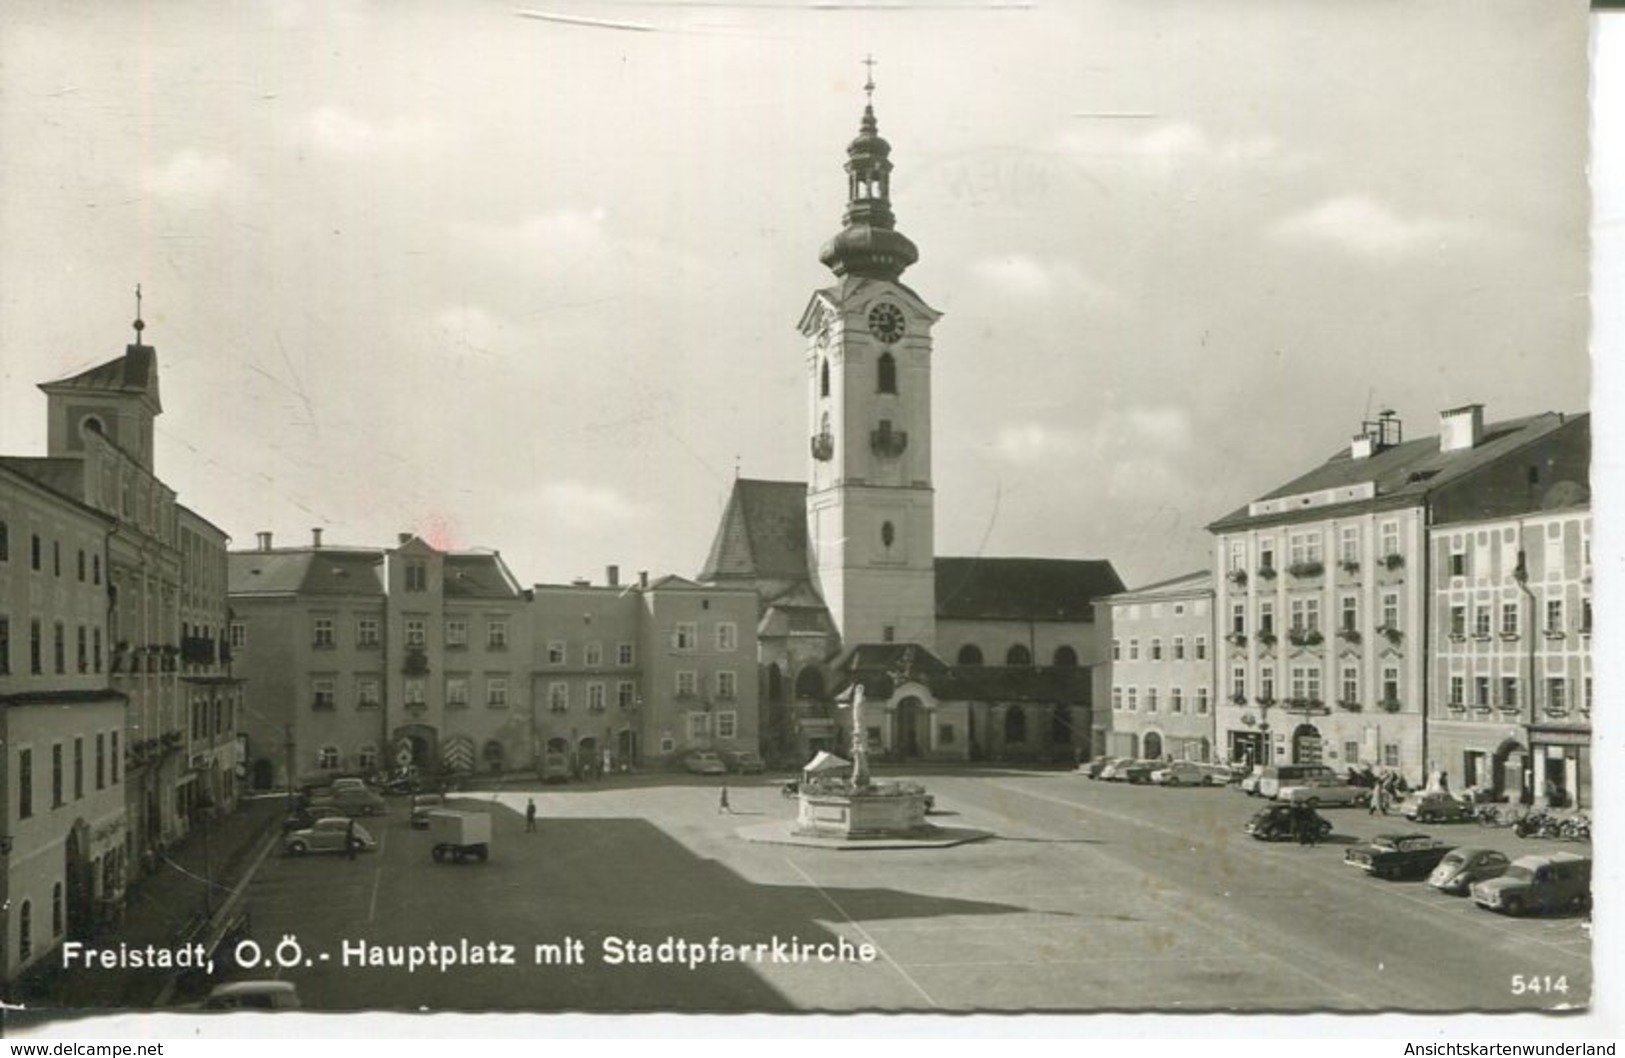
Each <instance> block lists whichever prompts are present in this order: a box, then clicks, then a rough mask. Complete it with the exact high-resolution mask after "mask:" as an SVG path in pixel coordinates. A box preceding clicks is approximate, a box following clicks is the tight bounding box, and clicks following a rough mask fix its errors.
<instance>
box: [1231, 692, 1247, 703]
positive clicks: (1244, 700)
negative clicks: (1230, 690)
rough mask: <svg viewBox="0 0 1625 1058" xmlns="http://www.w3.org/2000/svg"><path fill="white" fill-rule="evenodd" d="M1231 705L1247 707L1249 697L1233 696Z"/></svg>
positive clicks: (1243, 695) (1242, 695)
mask: <svg viewBox="0 0 1625 1058" xmlns="http://www.w3.org/2000/svg"><path fill="white" fill-rule="evenodd" d="M1230 704H1232V705H1246V704H1247V696H1246V695H1245V694H1232V695H1231V696H1230Z"/></svg>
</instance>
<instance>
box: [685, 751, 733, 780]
mask: <svg viewBox="0 0 1625 1058" xmlns="http://www.w3.org/2000/svg"><path fill="white" fill-rule="evenodd" d="M683 767H685V768H687V769H688V770H689V771H691V772H693V773H694V774H695V775H726V774H727V773H728V768H727V765H725V764H723V763H722V758H721V757H719V756H717V755H716V754H715V753H713V752H711V751H710V750H708V749H697V750H695V751H694V752H693V753H690V754H689V755H688V756H686V757H684V758H683Z"/></svg>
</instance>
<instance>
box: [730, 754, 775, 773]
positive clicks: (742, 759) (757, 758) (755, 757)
mask: <svg viewBox="0 0 1625 1058" xmlns="http://www.w3.org/2000/svg"><path fill="white" fill-rule="evenodd" d="M722 762H723V763H724V764H726V765H727V766H728V770H729V771H733V772H738V773H739V774H740V775H760V774H761V773H762V771H763V770H764V769H765V768H766V767H767V765H766V764H765V763H763V761H762V755H761V754H760V753H758V752H756V751H755V750H753V749H731V750H728V751H727V752H726V753H724V754H723V755H722Z"/></svg>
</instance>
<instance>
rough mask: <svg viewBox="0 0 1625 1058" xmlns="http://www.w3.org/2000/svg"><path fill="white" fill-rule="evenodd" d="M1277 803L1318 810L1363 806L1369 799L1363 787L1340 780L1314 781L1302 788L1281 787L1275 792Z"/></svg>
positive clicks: (1368, 792) (1366, 790) (1368, 793)
mask: <svg viewBox="0 0 1625 1058" xmlns="http://www.w3.org/2000/svg"><path fill="white" fill-rule="evenodd" d="M1275 799H1276V800H1277V801H1286V802H1289V803H1291V804H1300V805H1308V806H1309V807H1311V808H1320V807H1323V806H1328V807H1329V806H1332V805H1363V804H1366V803H1367V802H1368V801H1369V800H1370V799H1371V791H1370V789H1368V788H1367V787H1364V786H1352V785H1350V784H1349V783H1346V782H1343V781H1342V780H1340V779H1314V780H1311V781H1309V782H1306V783H1304V784H1303V785H1302V786H1283V787H1281V788H1280V789H1279V790H1277V791H1276V792H1275Z"/></svg>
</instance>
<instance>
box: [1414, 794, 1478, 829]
mask: <svg viewBox="0 0 1625 1058" xmlns="http://www.w3.org/2000/svg"><path fill="white" fill-rule="evenodd" d="M1401 811H1402V812H1403V814H1404V816H1405V818H1406V819H1414V820H1415V821H1416V822H1418V823H1461V822H1471V821H1472V820H1475V819H1477V818H1478V811H1477V809H1476V808H1475V807H1474V806H1473V805H1472V804H1470V803H1468V802H1467V801H1462V800H1458V799H1457V798H1456V797H1454V796H1453V795H1451V794H1448V793H1445V792H1444V791H1442V790H1429V791H1427V792H1425V793H1419V794H1416V795H1415V796H1413V797H1411V799H1410V800H1408V801H1406V802H1405V807H1404V808H1403V809H1401Z"/></svg>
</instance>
